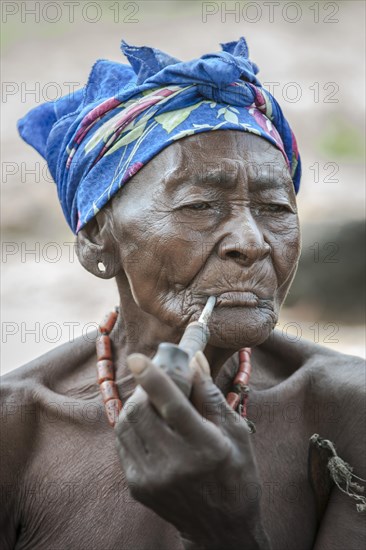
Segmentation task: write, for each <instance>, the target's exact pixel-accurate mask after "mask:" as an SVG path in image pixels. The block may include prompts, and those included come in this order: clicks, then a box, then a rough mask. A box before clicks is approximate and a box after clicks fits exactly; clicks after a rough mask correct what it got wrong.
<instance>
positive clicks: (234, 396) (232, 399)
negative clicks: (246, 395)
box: [226, 391, 240, 411]
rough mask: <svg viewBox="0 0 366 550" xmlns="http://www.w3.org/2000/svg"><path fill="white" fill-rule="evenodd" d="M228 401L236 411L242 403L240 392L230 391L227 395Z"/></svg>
mask: <svg viewBox="0 0 366 550" xmlns="http://www.w3.org/2000/svg"><path fill="white" fill-rule="evenodd" d="M226 401H227V403H228V404H229V405H230V407H231V408H232V409H234V411H235V409H236V408H237V406H238V405H239V403H240V395H239V394H238V393H235V392H233V391H230V392H229V393H228V394H227V396H226Z"/></svg>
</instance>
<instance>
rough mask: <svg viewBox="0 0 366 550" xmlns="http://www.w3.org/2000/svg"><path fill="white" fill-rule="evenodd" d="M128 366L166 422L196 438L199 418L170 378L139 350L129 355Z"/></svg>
mask: <svg viewBox="0 0 366 550" xmlns="http://www.w3.org/2000/svg"><path fill="white" fill-rule="evenodd" d="M127 365H128V367H129V369H130V371H131V372H132V374H133V375H134V377H135V379H136V382H137V383H138V384H140V386H141V387H142V388H143V389H144V390H145V392H146V393H147V395H148V397H149V400H150V401H151V403H152V404H153V406H154V407H155V409H156V411H157V412H158V414H159V415H160V416H161V417H162V418H163V419H164V420H165V421H166V422H167V424H168V425H169V426H171V427H172V428H173V429H174V430H176V431H177V432H179V433H180V434H181V435H187V436H189V437H192V438H193V437H195V435H197V433H198V432H199V431H200V430H201V429H202V418H201V416H200V415H199V414H198V412H197V411H196V410H195V409H194V408H193V407H192V405H191V403H190V401H189V400H188V399H187V398H186V397H185V395H184V394H183V393H182V392H181V391H180V389H179V388H178V387H177V386H176V385H175V383H174V382H173V381H172V379H171V378H170V377H169V376H168V375H167V374H166V373H165V372H164V371H163V370H162V369H160V368H159V367H158V366H156V365H154V364H153V363H152V361H150V359H148V358H147V357H146V356H145V355H142V354H139V353H135V354H132V355H130V356H129V357H128V358H127Z"/></svg>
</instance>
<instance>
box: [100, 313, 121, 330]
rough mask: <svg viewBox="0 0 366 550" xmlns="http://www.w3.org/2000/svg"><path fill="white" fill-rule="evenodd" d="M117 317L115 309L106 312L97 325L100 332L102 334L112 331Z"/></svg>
mask: <svg viewBox="0 0 366 550" xmlns="http://www.w3.org/2000/svg"><path fill="white" fill-rule="evenodd" d="M117 317H118V313H117V311H111V313H108V315H106V317H105V318H104V319H103V321H102V322H101V324H100V325H99V330H100V332H101V333H102V334H109V333H110V332H112V329H113V327H114V325H115V322H116V320H117Z"/></svg>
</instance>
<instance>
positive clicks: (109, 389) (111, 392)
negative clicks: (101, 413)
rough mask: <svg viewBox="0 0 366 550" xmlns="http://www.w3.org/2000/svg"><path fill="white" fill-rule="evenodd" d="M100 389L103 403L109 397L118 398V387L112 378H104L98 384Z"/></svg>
mask: <svg viewBox="0 0 366 550" xmlns="http://www.w3.org/2000/svg"><path fill="white" fill-rule="evenodd" d="M100 391H101V393H102V397H103V401H104V403H107V401H109V400H110V399H119V393H118V387H117V384H116V383H115V382H113V381H112V380H106V381H105V382H102V383H101V385H100Z"/></svg>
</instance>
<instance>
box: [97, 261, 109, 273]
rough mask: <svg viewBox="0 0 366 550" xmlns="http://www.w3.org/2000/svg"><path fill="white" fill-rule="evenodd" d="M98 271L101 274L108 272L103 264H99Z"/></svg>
mask: <svg viewBox="0 0 366 550" xmlns="http://www.w3.org/2000/svg"><path fill="white" fill-rule="evenodd" d="M98 270H99V271H100V272H101V273H105V272H106V271H107V268H106V266H105V265H104V263H103V262H100V261H99V262H98Z"/></svg>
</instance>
